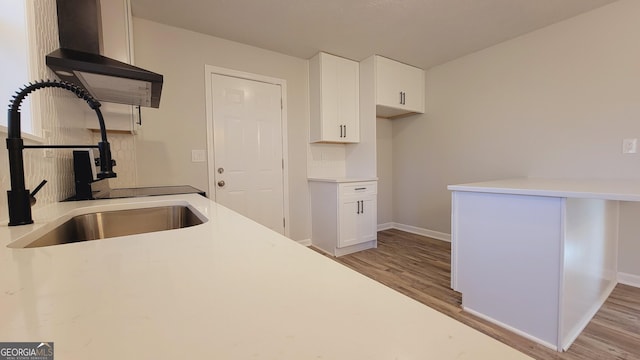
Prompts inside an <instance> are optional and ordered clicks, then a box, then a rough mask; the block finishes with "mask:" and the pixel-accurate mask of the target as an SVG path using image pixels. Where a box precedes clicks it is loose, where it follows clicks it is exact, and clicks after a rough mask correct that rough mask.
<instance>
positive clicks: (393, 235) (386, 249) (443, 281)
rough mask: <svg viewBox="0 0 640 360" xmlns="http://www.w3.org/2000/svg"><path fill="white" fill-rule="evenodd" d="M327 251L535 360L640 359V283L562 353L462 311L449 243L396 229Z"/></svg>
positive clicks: (621, 292)
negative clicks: (372, 245)
mask: <svg viewBox="0 0 640 360" xmlns="http://www.w3.org/2000/svg"><path fill="white" fill-rule="evenodd" d="M316 251H318V250H316ZM318 252H320V251H318ZM320 253H322V252H320ZM323 254H324V253H323ZM324 255H325V256H328V257H330V258H332V259H334V260H335V261H337V262H339V263H341V264H343V265H345V266H347V267H349V268H351V269H353V270H355V271H358V272H360V273H362V274H364V275H366V276H368V277H370V278H372V279H374V280H376V281H378V282H380V283H382V284H384V285H386V286H388V287H390V288H392V289H395V290H396V291H398V292H400V293H402V294H404V295H406V296H409V297H411V298H413V299H415V300H417V301H419V302H421V303H423V304H425V305H427V306H429V307H432V308H433V309H435V310H437V311H440V312H442V313H443V314H445V315H447V316H449V317H452V318H454V319H456V320H458V321H460V322H462V323H464V324H467V325H469V326H471V327H473V328H475V329H477V330H479V331H481V332H483V333H485V334H487V335H489V336H491V337H493V338H495V339H497V340H499V341H501V342H503V343H505V344H507V345H509V346H512V347H514V348H516V349H518V350H520V351H522V352H524V353H526V354H528V355H529V356H531V357H533V358H535V359H541V360H579V359H580V360H581V359H598V360H600V359H601V360H609V359H611V360H617V359H621V360H640V289H638V288H634V287H631V286H626V285H618V286H616V288H615V289H614V290H613V293H612V294H611V296H610V297H609V299H608V300H607V302H606V303H605V304H604V305H603V306H602V308H601V309H600V311H598V313H597V314H596V316H595V317H594V318H593V319H592V320H591V322H590V323H589V325H588V326H587V327H586V328H585V330H584V331H583V332H582V334H580V336H579V337H578V339H576V341H575V342H574V343H573V345H572V346H571V348H569V350H568V351H566V352H562V353H559V352H556V351H553V350H551V349H548V348H546V347H544V346H542V345H540V344H537V343H535V342H533V341H530V340H527V339H525V338H523V337H521V336H518V335H516V334H513V333H511V332H510V331H507V330H505V329H502V328H501V327H499V326H497V325H494V324H492V323H490V322H488V321H485V320H482V319H479V318H477V317H475V316H473V315H471V314H468V313H466V312H464V311H462V310H461V308H460V304H461V302H462V297H461V295H460V293H458V292H455V291H453V290H452V289H451V288H450V287H449V286H450V281H451V246H450V244H449V243H447V242H444V241H440V240H436V239H431V238H428V237H424V236H420V235H415V234H410V233H407V232H403V231H400V230H396V229H391V230H385V231H381V232H379V233H378V248H377V249H370V250H365V251H361V252H358V253H355V254H350V255H346V256H342V257H339V258H334V257H331V256H329V255H327V254H324Z"/></svg>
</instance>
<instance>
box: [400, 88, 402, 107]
mask: <svg viewBox="0 0 640 360" xmlns="http://www.w3.org/2000/svg"><path fill="white" fill-rule="evenodd" d="M400 105H402V91H400Z"/></svg>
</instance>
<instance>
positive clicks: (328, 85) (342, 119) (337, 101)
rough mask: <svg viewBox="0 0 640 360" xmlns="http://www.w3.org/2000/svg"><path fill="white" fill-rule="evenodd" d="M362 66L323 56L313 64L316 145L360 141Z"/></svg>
mask: <svg viewBox="0 0 640 360" xmlns="http://www.w3.org/2000/svg"><path fill="white" fill-rule="evenodd" d="M359 77H360V72H359V64H358V62H356V61H352V60H349V59H345V58H341V57H338V56H334V55H330V54H327V53H323V52H320V53H318V54H317V55H316V56H314V57H313V58H311V60H309V97H310V106H311V125H310V130H309V139H310V141H311V142H312V143H319V142H325V143H357V142H359V141H360V125H359V124H360V119H359Z"/></svg>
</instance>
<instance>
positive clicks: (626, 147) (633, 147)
mask: <svg viewBox="0 0 640 360" xmlns="http://www.w3.org/2000/svg"><path fill="white" fill-rule="evenodd" d="M637 152H638V139H623V140H622V153H623V154H635V153H637Z"/></svg>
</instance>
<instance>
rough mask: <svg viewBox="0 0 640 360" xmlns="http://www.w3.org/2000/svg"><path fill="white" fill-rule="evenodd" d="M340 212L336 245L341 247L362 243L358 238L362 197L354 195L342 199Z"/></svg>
mask: <svg viewBox="0 0 640 360" xmlns="http://www.w3.org/2000/svg"><path fill="white" fill-rule="evenodd" d="M338 212H339V214H338V222H339V224H338V244H337V245H336V247H338V248H341V247H345V246H350V245H355V244H358V243H360V241H359V239H358V231H359V229H358V221H359V217H360V199H359V198H357V197H352V196H349V197H344V198H342V199H340V209H339V211H338Z"/></svg>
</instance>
